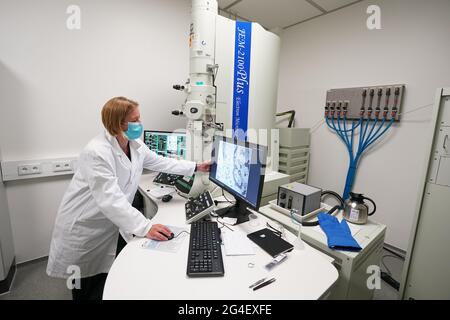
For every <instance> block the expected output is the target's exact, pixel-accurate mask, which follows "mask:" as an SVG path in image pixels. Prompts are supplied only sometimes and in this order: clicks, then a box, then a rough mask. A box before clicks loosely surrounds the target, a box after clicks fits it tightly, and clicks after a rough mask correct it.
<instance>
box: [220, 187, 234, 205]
mask: <svg viewBox="0 0 450 320" xmlns="http://www.w3.org/2000/svg"><path fill="white" fill-rule="evenodd" d="M222 196H223V197H224V198H225V200H227V201H228V202H229V203H231V204H233V205H234V204H236V202H233V201H230V200H228V198H227V197H226V196H225V192H224V191H223V189H222Z"/></svg>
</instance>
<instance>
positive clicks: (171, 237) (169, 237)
mask: <svg viewBox="0 0 450 320" xmlns="http://www.w3.org/2000/svg"><path fill="white" fill-rule="evenodd" d="M158 232H159V233H160V234H161V235H162V236H164V237H166V238H167V240H172V239H173V238H174V236H175V235H174V234H173V232H171V233H170V236H167V235H166V234H165V233H162V232H160V231H158Z"/></svg>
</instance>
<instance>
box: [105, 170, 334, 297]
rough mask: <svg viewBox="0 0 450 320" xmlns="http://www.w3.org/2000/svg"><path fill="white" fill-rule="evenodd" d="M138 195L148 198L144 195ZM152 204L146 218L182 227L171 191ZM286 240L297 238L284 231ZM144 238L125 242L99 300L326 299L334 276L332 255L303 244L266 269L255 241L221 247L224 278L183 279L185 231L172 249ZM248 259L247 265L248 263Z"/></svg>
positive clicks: (248, 228)
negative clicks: (246, 247)
mask: <svg viewBox="0 0 450 320" xmlns="http://www.w3.org/2000/svg"><path fill="white" fill-rule="evenodd" d="M152 179H153V175H144V176H143V178H142V180H141V181H142V182H141V185H142V186H141V188H140V190H141V191H143V190H149V189H150V188H151V187H152V184H151V180H152ZM144 196H149V195H148V193H145V194H144ZM151 201H152V202H154V203H155V204H156V205H157V206H158V212H157V214H156V215H155V217H154V218H153V219H152V221H153V222H154V223H155V224H156V223H161V224H165V225H172V226H179V227H186V228H187V229H188V230H190V227H189V225H186V222H185V212H184V203H185V201H186V200H185V199H184V198H182V197H180V196H178V195H176V194H175V195H174V198H173V199H172V200H171V201H170V202H167V203H163V202H161V201H160V200H155V199H151ZM266 221H268V220H267V218H265V217H264V216H263V215H261V214H257V215H255V214H252V216H251V219H250V221H249V222H247V223H244V224H241V225H239V226H233V227H232V228H234V229H239V230H241V231H243V232H245V233H250V232H253V231H257V230H260V229H262V228H265V227H266ZM285 234H286V240H288V241H289V242H291V243H295V242H296V241H301V240H298V239H297V237H296V236H294V235H293V234H292V233H290V232H288V231H285ZM144 241H145V239H142V238H135V239H134V240H133V241H131V242H130V243H128V244H127V246H126V247H125V248H124V249H123V250H122V251H121V253H120V254H119V256H118V257H117V258H116V260H115V261H114V264H113V266H112V268H111V270H110V272H109V274H108V278H107V280H106V284H105V289H104V293H103V298H104V299H151V300H230V299H231V300H257V299H262V300H264V299H265V300H280V299H283V300H288V299H320V298H323V297H326V295H327V294H328V292H329V290H330V288H331V287H332V286H333V284H334V283H335V282H336V281H337V279H338V272H337V270H336V268H335V267H334V266H333V265H332V263H331V262H332V259H330V258H328V257H326V256H325V255H323V254H322V253H320V252H319V251H318V250H316V249H314V248H312V247H310V246H309V245H307V244H305V243H303V249H301V250H300V249H298V247H297V246H296V248H295V249H294V250H293V251H291V252H290V253H288V258H287V259H286V260H285V261H284V262H283V263H281V264H280V265H279V266H277V267H275V268H274V269H273V270H272V271H271V272H267V271H266V270H265V269H264V265H266V264H267V263H268V262H270V261H271V260H272V257H270V256H269V255H268V254H267V253H265V252H264V251H263V250H262V249H260V248H259V247H258V246H256V245H255V252H256V254H255V255H251V256H226V255H225V254H224V248H223V247H222V255H223V262H224V268H225V276H223V277H217V278H216V277H213V278H189V277H187V275H186V267H187V256H188V249H189V235H187V236H186V237H185V239H184V242H183V244H182V246H181V248H180V250H179V251H178V252H177V253H168V252H161V251H155V250H150V249H144V248H142V247H141V245H142V243H143V242H144ZM249 263H253V264H254V265H255V266H254V267H253V268H250V267H249ZM266 276H270V277H275V278H276V281H275V282H274V283H272V284H271V285H269V286H267V287H264V288H262V289H260V290H256V291H253V290H251V289H249V288H248V287H249V285H250V284H252V283H254V282H256V281H257V280H259V279H261V278H263V277H266Z"/></svg>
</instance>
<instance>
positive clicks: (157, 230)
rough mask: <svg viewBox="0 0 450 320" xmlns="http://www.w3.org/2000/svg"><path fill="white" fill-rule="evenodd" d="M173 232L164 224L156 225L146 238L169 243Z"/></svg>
mask: <svg viewBox="0 0 450 320" xmlns="http://www.w3.org/2000/svg"><path fill="white" fill-rule="evenodd" d="M171 233H172V231H170V229H169V228H167V227H166V226H163V225H162V224H154V225H153V226H152V227H151V228H150V231H149V232H148V233H147V235H146V237H147V238H149V239H152V240H158V241H167V240H168V237H169V236H170V234H171Z"/></svg>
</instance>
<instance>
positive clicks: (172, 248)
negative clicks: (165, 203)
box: [142, 226, 189, 253]
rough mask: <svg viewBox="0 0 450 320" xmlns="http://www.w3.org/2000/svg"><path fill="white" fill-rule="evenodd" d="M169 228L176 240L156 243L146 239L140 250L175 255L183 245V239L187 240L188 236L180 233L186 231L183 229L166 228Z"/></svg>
mask: <svg viewBox="0 0 450 320" xmlns="http://www.w3.org/2000/svg"><path fill="white" fill-rule="evenodd" d="M166 227H167V228H169V229H170V230H171V231H172V232H173V234H174V235H175V236H177V235H178V234H179V235H178V236H177V237H176V238H173V239H172V240H168V241H157V240H150V239H147V240H146V241H144V243H143V244H142V248H144V249H150V250H157V251H164V252H171V253H176V252H178V250H179V249H180V247H181V244H182V243H183V241H184V239H185V238H189V234H187V233H186V232H183V233H181V232H182V231H188V230H186V229H185V228H179V227H174V226H166Z"/></svg>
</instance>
